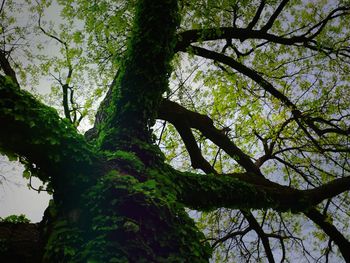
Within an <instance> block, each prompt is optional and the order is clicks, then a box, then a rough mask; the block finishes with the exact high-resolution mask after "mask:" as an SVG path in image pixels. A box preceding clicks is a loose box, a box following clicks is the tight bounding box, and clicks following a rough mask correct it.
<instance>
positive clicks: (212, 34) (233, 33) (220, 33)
mask: <svg viewBox="0 0 350 263" xmlns="http://www.w3.org/2000/svg"><path fill="white" fill-rule="evenodd" d="M219 39H238V40H240V41H244V40H247V39H260V40H266V41H269V42H272V43H277V44H282V45H296V44H303V43H305V42H307V41H308V38H307V37H305V36H292V37H284V36H277V35H274V34H270V33H267V32H264V31H262V30H256V29H250V28H235V27H220V28H205V29H191V30H187V31H184V32H182V33H179V35H178V41H177V43H176V48H175V49H176V51H186V49H187V47H189V46H190V45H191V44H192V43H195V42H200V41H212V40H219Z"/></svg>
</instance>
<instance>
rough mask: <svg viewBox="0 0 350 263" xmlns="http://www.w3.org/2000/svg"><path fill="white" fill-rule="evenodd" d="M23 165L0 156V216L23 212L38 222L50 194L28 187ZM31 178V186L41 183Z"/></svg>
mask: <svg viewBox="0 0 350 263" xmlns="http://www.w3.org/2000/svg"><path fill="white" fill-rule="evenodd" d="M23 170H24V167H23V165H21V164H20V163H18V162H10V161H8V159H7V158H6V157H4V156H0V217H2V218H4V217H7V216H9V215H20V214H24V215H26V217H27V218H28V219H30V220H31V222H33V223H36V222H40V221H41V218H42V215H43V213H44V211H45V208H46V207H47V205H48V202H49V200H50V198H51V197H50V196H49V195H48V194H47V193H46V192H44V191H42V192H40V193H38V192H37V191H35V190H32V189H29V187H28V186H27V185H28V180H26V179H24V178H23V177H22V172H23ZM35 179H36V178H34V179H33V181H32V186H33V187H34V188H38V187H39V186H40V185H41V184H40V182H39V181H38V180H35Z"/></svg>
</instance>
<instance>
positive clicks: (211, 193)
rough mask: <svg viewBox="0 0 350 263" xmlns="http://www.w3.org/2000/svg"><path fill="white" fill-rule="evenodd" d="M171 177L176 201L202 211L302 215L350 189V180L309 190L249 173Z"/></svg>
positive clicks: (345, 178)
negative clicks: (238, 210) (243, 210)
mask: <svg viewBox="0 0 350 263" xmlns="http://www.w3.org/2000/svg"><path fill="white" fill-rule="evenodd" d="M174 177H175V178H173V179H174V180H175V182H177V190H178V198H179V200H180V201H182V202H183V203H184V204H185V205H186V206H188V207H190V208H193V209H197V210H202V211H208V210H213V209H216V208H219V207H225V208H232V209H245V208H246V209H266V208H273V209H275V210H277V211H287V210H291V211H293V212H303V211H307V210H308V209H310V208H312V207H313V206H315V205H317V204H319V203H320V202H322V201H323V200H325V199H328V198H332V197H334V196H336V195H338V194H341V193H343V192H345V191H348V190H350V177H344V178H340V179H335V180H333V181H332V182H330V183H328V184H325V185H323V186H321V187H316V188H314V189H310V190H298V189H293V188H291V187H288V186H282V185H279V184H277V183H274V182H271V181H269V180H267V179H264V178H262V177H261V176H258V175H254V174H250V173H243V174H228V175H203V174H193V173H179V172H177V173H175V174H174Z"/></svg>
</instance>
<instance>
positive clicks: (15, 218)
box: [0, 214, 30, 224]
mask: <svg viewBox="0 0 350 263" xmlns="http://www.w3.org/2000/svg"><path fill="white" fill-rule="evenodd" d="M0 222H2V223H13V224H20V223H30V220H29V219H28V218H27V217H26V216H25V215H23V214H20V215H10V216H7V217H5V218H1V217H0Z"/></svg>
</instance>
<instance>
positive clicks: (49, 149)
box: [0, 75, 94, 181]
mask: <svg viewBox="0 0 350 263" xmlns="http://www.w3.org/2000/svg"><path fill="white" fill-rule="evenodd" d="M0 97H1V100H0V123H1V125H2V128H1V129H0V149H1V152H3V153H5V154H10V155H16V156H21V157H24V158H25V160H26V161H27V162H28V163H30V164H34V167H33V168H36V170H38V171H45V172H46V174H47V175H46V176H45V177H43V175H44V174H45V173H40V174H39V175H38V177H39V178H40V179H42V180H43V181H48V179H49V178H48V177H53V176H54V175H56V174H58V173H59V172H61V173H62V172H64V171H67V170H70V172H69V174H72V173H73V172H74V171H76V170H78V169H81V168H82V166H83V167H84V166H86V168H84V169H88V167H89V166H90V165H89V164H91V163H92V161H93V158H94V154H93V153H92V150H91V148H90V146H89V145H88V144H87V143H86V142H85V140H84V138H83V136H82V135H80V134H78V133H77V131H76V129H75V128H74V127H73V126H72V125H70V124H69V123H68V122H67V121H64V120H62V119H61V118H60V117H59V116H58V114H57V112H56V111H55V110H54V109H53V108H50V107H48V106H45V105H44V104H42V103H40V102H38V101H37V100H36V99H35V98H34V97H33V96H32V95H31V94H29V93H28V92H26V91H22V90H20V89H19V87H18V86H17V85H16V84H14V83H13V82H12V81H11V80H10V79H8V78H6V77H4V76H1V75H0ZM84 169H83V170H84Z"/></svg>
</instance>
